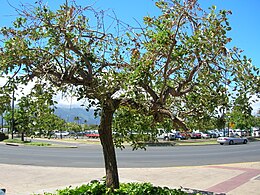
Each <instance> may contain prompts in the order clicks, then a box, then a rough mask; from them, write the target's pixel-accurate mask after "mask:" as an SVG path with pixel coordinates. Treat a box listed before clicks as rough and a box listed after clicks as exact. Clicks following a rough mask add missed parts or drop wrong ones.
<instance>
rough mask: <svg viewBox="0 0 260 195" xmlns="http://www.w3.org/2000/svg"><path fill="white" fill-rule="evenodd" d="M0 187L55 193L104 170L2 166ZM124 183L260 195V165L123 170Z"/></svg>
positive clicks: (17, 193) (10, 194) (17, 194)
mask: <svg viewBox="0 0 260 195" xmlns="http://www.w3.org/2000/svg"><path fill="white" fill-rule="evenodd" d="M0 170H1V173H0V188H5V189H6V195H29V194H33V193H43V192H55V190H56V189H58V188H59V189H63V188H65V187H68V186H70V185H71V186H73V187H75V186H78V185H81V184H83V183H88V182H89V181H91V180H93V179H101V178H102V177H103V176H104V175H105V173H104V169H103V168H101V169H100V168H65V167H39V166H27V165H7V164H0ZM119 175H120V182H151V183H152V184H154V185H156V186H168V187H170V188H180V187H183V188H191V189H197V190H205V191H211V192H215V193H226V194H228V195H245V194H250V195H251V194H252V195H260V162H253V163H241V164H227V165H215V166H213V165H211V166H190V167H169V168H120V169H119Z"/></svg>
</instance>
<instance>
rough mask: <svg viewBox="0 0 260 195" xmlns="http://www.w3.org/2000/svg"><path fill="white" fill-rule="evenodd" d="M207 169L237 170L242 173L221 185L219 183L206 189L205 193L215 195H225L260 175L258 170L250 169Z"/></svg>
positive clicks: (220, 167)
mask: <svg viewBox="0 0 260 195" xmlns="http://www.w3.org/2000/svg"><path fill="white" fill-rule="evenodd" d="M209 168H218V169H228V170H239V171H244V173H241V174H240V175H237V176H235V177H232V178H231V179H228V180H226V181H224V182H222V183H219V184H217V185H215V186H212V187H210V188H208V189H207V191H211V192H215V193H227V192H230V191H231V190H234V189H235V188H237V187H239V186H241V185H243V184H245V183H246V182H248V181H249V180H250V179H252V178H254V177H256V176H258V175H259V174H260V170H259V169H250V168H240V167H226V166H209Z"/></svg>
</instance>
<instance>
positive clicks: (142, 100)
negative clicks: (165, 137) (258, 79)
mask: <svg viewBox="0 0 260 195" xmlns="http://www.w3.org/2000/svg"><path fill="white" fill-rule="evenodd" d="M36 4H37V6H36V7H35V9H31V7H30V9H26V7H24V8H23V9H21V10H18V12H19V14H20V17H19V18H17V20H16V21H15V22H14V24H13V27H4V28H2V29H1V32H2V35H3V36H4V37H5V40H4V43H5V45H4V47H3V48H1V50H0V51H1V53H0V63H1V72H2V73H5V74H8V73H13V74H14V75H16V76H17V78H16V79H15V81H14V82H20V83H27V82H28V81H29V80H32V79H36V78H37V79H40V80H41V81H42V82H46V83H48V84H50V85H52V86H54V87H55V88H56V90H59V91H62V92H64V93H69V92H72V93H73V94H74V95H75V96H77V97H78V99H86V98H87V99H88V105H87V107H88V106H95V107H96V108H97V111H100V112H99V113H97V114H100V125H99V129H98V130H99V134H100V140H101V145H102V148H103V155H104V161H105V169H106V185H107V187H110V188H118V187H119V180H118V170H117V162H116V155H115V148H114V143H113V137H112V120H113V115H114V113H115V112H116V110H117V109H118V108H120V107H121V108H124V107H126V108H128V107H131V108H132V109H134V110H130V111H135V113H134V115H133V117H139V118H140V117H141V116H142V115H148V116H147V117H148V118H146V119H147V120H146V119H145V121H144V123H143V120H142V119H141V120H140V124H141V126H148V124H152V127H156V123H157V122H160V123H162V122H163V121H164V118H165V117H166V118H169V119H170V120H171V122H172V125H173V126H174V127H175V128H183V129H188V128H187V126H186V125H185V121H184V120H185V117H187V118H188V117H193V118H199V117H204V116H208V115H210V114H212V112H214V111H215V109H216V107H219V106H221V108H222V107H225V106H226V102H227V99H228V97H227V95H228V90H227V89H226V85H225V84H230V83H231V81H232V83H233V84H232V85H233V86H235V85H236V86H237V87H239V86H240V83H243V82H251V81H250V79H253V78H255V76H254V74H253V73H252V72H251V70H252V68H249V67H250V65H251V64H250V62H249V61H248V60H247V59H246V58H244V59H243V60H240V59H239V58H238V57H239V56H236V55H238V54H237V50H236V49H233V50H231V51H229V50H227V48H226V44H227V43H229V42H230V40H231V39H230V38H227V36H226V31H228V30H230V27H229V24H228V20H227V18H226V15H227V14H228V13H229V12H228V11H221V12H220V13H218V14H216V13H215V8H214V7H212V8H211V10H210V13H206V12H204V11H202V9H201V8H200V7H199V6H198V5H197V3H196V1H190V0H187V1H179V0H172V1H170V0H169V1H160V0H159V1H158V2H157V3H156V5H157V7H158V8H159V9H160V10H161V12H162V14H161V15H160V16H158V17H145V18H144V20H145V25H146V27H145V28H141V29H140V32H136V31H131V29H130V30H128V29H125V28H123V26H121V25H120V23H119V22H118V20H117V19H115V20H113V21H112V24H113V22H114V23H115V24H116V26H115V28H112V27H111V26H112V24H109V25H108V26H106V25H105V24H104V21H105V20H104V18H103V16H104V12H103V11H101V12H98V11H97V10H95V9H94V8H92V7H81V6H78V5H76V4H75V3H71V4H70V5H69V4H68V3H67V1H66V3H65V4H64V5H61V7H60V9H58V10H56V11H51V10H50V9H49V7H47V6H45V5H43V4H42V2H41V1H37V2H36ZM86 16H88V17H86ZM95 17H96V23H95V24H94V18H95ZM115 29H116V30H115ZM126 30H128V32H125V31H126ZM121 33H122V34H121ZM125 35H126V36H125ZM19 72H20V73H22V74H18V73H19ZM224 74H230V79H227V77H224V76H223V75H224ZM12 78H14V77H11V79H12ZM231 79H232V80H231ZM47 81H48V82H47ZM250 84H252V85H251V86H252V87H253V86H254V85H253V83H250ZM122 106H123V107H122ZM117 114H119V113H117ZM129 114H131V113H129ZM149 116H153V120H151V117H149ZM151 129H152V128H151ZM126 130H128V129H126Z"/></svg>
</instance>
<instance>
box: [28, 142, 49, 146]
mask: <svg viewBox="0 0 260 195" xmlns="http://www.w3.org/2000/svg"><path fill="white" fill-rule="evenodd" d="M25 145H28V146H52V144H50V143H45V142H30V143H25Z"/></svg>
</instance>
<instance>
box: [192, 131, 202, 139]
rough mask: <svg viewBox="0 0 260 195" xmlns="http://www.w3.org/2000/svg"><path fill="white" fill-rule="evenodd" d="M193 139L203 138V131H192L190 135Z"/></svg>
mask: <svg viewBox="0 0 260 195" xmlns="http://www.w3.org/2000/svg"><path fill="white" fill-rule="evenodd" d="M190 138H191V139H201V133H196V132H192V133H191V135H190Z"/></svg>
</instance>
